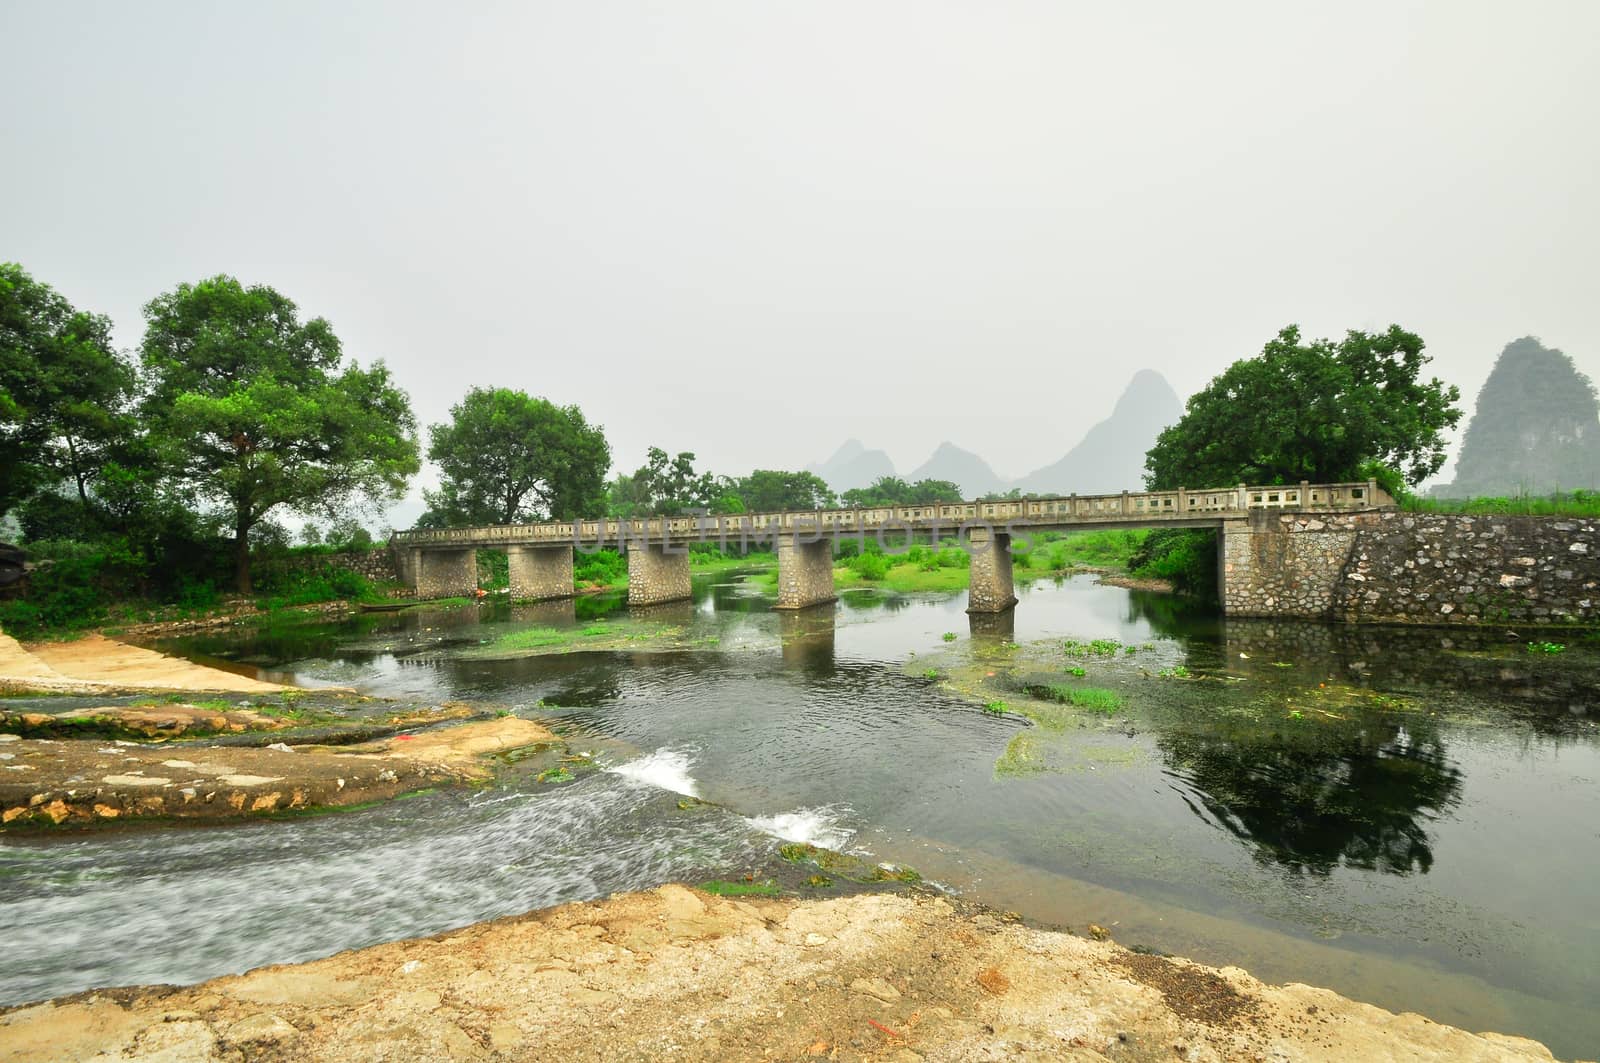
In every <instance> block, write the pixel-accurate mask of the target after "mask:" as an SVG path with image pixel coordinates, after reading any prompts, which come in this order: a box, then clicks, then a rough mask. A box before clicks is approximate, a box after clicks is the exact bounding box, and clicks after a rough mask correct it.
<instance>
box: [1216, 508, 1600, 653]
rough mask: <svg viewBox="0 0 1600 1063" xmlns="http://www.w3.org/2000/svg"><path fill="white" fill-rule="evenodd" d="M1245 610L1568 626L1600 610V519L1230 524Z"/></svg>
mask: <svg viewBox="0 0 1600 1063" xmlns="http://www.w3.org/2000/svg"><path fill="white" fill-rule="evenodd" d="M1222 540H1223V545H1222V561H1223V566H1222V567H1223V598H1224V608H1225V610H1226V611H1227V612H1228V613H1230V614H1233V615H1237V616H1299V617H1311V618H1325V619H1335V620H1344V621H1349V622H1352V623H1368V624H1375V623H1406V624H1523V625H1527V624H1571V623H1589V622H1593V621H1595V620H1596V619H1597V617H1600V612H1597V609H1596V605H1597V603H1600V520H1594V519H1589V518H1563V517H1509V516H1466V515H1461V514H1440V513H1401V512H1383V513H1355V514H1319V513H1282V514H1261V515H1259V516H1257V515H1252V518H1251V519H1250V520H1248V521H1230V522H1229V526H1228V527H1226V528H1225V529H1224V531H1223V536H1222Z"/></svg>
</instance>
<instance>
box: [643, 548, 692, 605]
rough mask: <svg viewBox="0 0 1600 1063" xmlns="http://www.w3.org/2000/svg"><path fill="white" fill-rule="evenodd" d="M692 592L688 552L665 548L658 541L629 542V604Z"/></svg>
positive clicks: (670, 598) (681, 596) (666, 599)
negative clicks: (669, 550)
mask: <svg viewBox="0 0 1600 1063" xmlns="http://www.w3.org/2000/svg"><path fill="white" fill-rule="evenodd" d="M692 594H693V590H692V588H691V587H690V584H689V552H688V551H687V550H683V549H679V550H674V551H671V552H668V550H667V549H666V547H664V546H663V545H661V544H660V543H629V544H628V604H629V605H656V604H657V603H659V602H676V601H681V600H683V599H684V598H688V597H690V596H691V595H692Z"/></svg>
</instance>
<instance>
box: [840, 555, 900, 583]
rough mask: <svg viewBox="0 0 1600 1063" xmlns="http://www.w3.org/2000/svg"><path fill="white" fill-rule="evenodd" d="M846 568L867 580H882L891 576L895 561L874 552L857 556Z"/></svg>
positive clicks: (847, 563)
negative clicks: (890, 572)
mask: <svg viewBox="0 0 1600 1063" xmlns="http://www.w3.org/2000/svg"><path fill="white" fill-rule="evenodd" d="M846 567H848V568H849V569H850V571H852V572H854V573H855V574H856V575H858V576H860V577H861V578H862V579H865V580H881V579H883V577H885V576H887V575H888V574H889V569H890V568H892V567H893V561H892V560H891V559H890V558H888V557H886V556H884V555H883V554H880V553H877V552H872V553H865V554H857V555H856V556H855V557H852V558H851V559H850V560H849V561H848V562H846Z"/></svg>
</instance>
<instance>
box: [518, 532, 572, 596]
mask: <svg viewBox="0 0 1600 1063" xmlns="http://www.w3.org/2000/svg"><path fill="white" fill-rule="evenodd" d="M506 562H507V567H508V568H509V570H510V575H511V600H512V601H517V602H543V601H548V600H550V599H552V598H571V597H572V595H573V593H574V589H573V582H572V544H571V543H560V544H556V545H552V546H508V547H506Z"/></svg>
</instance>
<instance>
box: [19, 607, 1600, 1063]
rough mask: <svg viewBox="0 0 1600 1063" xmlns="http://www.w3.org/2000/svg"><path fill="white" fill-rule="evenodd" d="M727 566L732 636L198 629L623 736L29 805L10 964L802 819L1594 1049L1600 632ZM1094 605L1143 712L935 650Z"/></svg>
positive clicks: (551, 888)
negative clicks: (819, 581) (140, 818)
mask: <svg viewBox="0 0 1600 1063" xmlns="http://www.w3.org/2000/svg"><path fill="white" fill-rule="evenodd" d="M697 592H698V593H697V599H696V601H695V602H694V603H685V604H684V605H683V606H682V607H677V608H669V609H666V610H664V611H657V612H654V613H652V614H650V622H652V623H666V624H671V625H674V626H677V627H681V628H682V629H683V631H684V632H685V635H686V638H687V640H688V641H689V642H691V643H694V644H695V645H696V648H694V649H680V650H673V651H665V652H650V651H649V646H648V644H643V645H642V647H641V649H640V650H638V651H631V652H616V651H613V652H575V653H565V654H558V655H555V656H546V657H537V658H522V659H509V660H508V659H499V660H491V659H485V658H484V657H482V656H480V654H481V653H482V652H483V651H484V644H485V643H490V642H492V640H494V639H495V638H497V637H498V636H499V635H502V634H504V633H506V632H508V631H514V630H518V629H521V628H527V627H529V626H534V625H538V626H557V627H560V626H568V625H595V624H607V623H617V622H621V621H620V620H618V619H617V616H620V614H617V615H615V616H612V617H611V618H608V617H607V616H606V611H607V609H609V608H610V606H608V605H607V604H605V603H597V602H581V603H579V604H578V606H577V607H576V608H574V607H573V606H572V605H571V604H570V603H569V604H565V605H558V606H554V607H533V608H530V609H525V610H524V609H519V610H512V611H507V610H505V609H504V608H501V609H498V610H496V609H482V610H480V609H477V608H469V609H466V610H457V611H454V612H450V613H446V612H422V613H414V614H409V615H406V616H402V617H393V616H391V617H381V618H373V617H368V618H361V619H358V620H355V621H352V622H349V623H346V624H340V625H325V626H316V627H306V628H302V629H291V630H286V631H280V632H273V633H267V634H262V635H257V636H253V637H249V638H241V637H239V636H237V635H230V636H225V637H212V638H204V639H195V640H189V641H187V642H186V643H184V644H183V647H182V648H184V649H185V650H186V651H187V652H192V653H205V654H215V655H221V656H226V657H230V658H232V659H235V660H241V661H249V662H252V663H255V664H258V665H260V666H264V667H269V668H277V669H282V670H285V671H287V672H290V673H293V674H294V675H296V676H297V677H298V678H299V679H301V680H302V681H307V682H323V683H344V684H348V683H356V684H359V685H361V686H362V687H363V688H364V689H367V690H369V691H371V692H374V693H382V694H389V695H392V696H396V697H404V698H416V699H443V698H447V697H456V698H480V699H492V700H495V701H497V702H501V703H505V704H508V705H513V706H523V707H525V709H526V711H532V712H537V713H538V714H540V715H548V716H552V717H553V718H554V719H555V720H556V725H557V727H558V729H559V730H560V731H562V732H563V734H564V736H565V737H567V738H568V740H569V741H571V742H572V743H574V744H576V745H579V746H586V747H588V748H594V749H596V750H598V751H599V755H600V756H601V758H602V759H603V760H604V761H605V762H606V764H607V766H608V768H609V769H610V770H608V771H605V772H600V773H595V774H593V775H589V776H587V777H585V778H583V779H582V780H580V781H579V782H578V783H575V784H573V785H570V786H566V787H562V788H559V789H553V790H551V789H544V790H541V789H540V788H539V787H537V786H536V785H534V784H531V783H513V784H508V785H506V786H504V787H502V788H500V789H496V790H491V791H484V792H473V793H454V794H433V795H428V796H425V797H420V798H416V799H413V800H408V801H402V802H397V803H393V804H390V805H387V806H384V807H381V808H376V809H373V810H370V811H366V812H361V813H355V814H348V815H339V816H329V817H324V818H320V819H307V820H301V821H295V822H285V823H271V824H255V825H247V826H240V827H229V828H210V829H183V830H178V829H172V830H161V831H152V832H141V833H133V834H119V835H97V836H92V837H79V838H73V839H68V840H51V841H49V842H26V843H18V842H16V841H14V840H10V839H7V840H6V841H5V843H4V844H3V845H0V882H3V883H4V884H5V890H4V893H3V896H0V928H3V929H4V932H5V940H6V942H7V944H8V946H9V947H8V950H7V953H6V956H7V959H6V961H5V963H4V965H3V967H0V997H3V999H5V1000H8V1001H18V1000H25V999H33V998H38V997H41V996H46V995H51V994H57V993H61V992H66V991H70V990H75V989H81V988H87V987H91V986H97V985H107V984H119V983H129V982H151V981H164V980H165V981H193V980H196V979H199V978H204V977H207V976H210V975H214V974H218V973H223V972H227V971H237V970H242V969H245V968H247V967H250V966H254V965H258V964H261V963H267V962H284V961H290V960H300V959H306V958H310V957H314V956H321V955H326V954H329V953H331V952H334V951H337V950H339V949H342V948H348V947H353V946H359V945H363V944H369V943H372V942H375V941H381V940H390V939H395V938H400V937H408V936H414V935H418V934H425V933H434V932H437V931H440V930H443V929H447V928H450V927H453V926H459V925H463V924H466V923H470V922H474V921H477V920H480V919H484V918H489V917H493V916H497V915H503V914H507V913H511V912H519V911H524V910H527V909H529V908H534V907H540V906H544V905H549V904H554V903H560V902H563V901H568V900H575V899H582V898H590V897H595V896H601V895H604V894H606V893H610V892H614V891H617V890H623V889H632V888H638V887H643V886H650V885H654V884H657V883H660V882H663V881H669V880H687V881H700V880H703V879H705V878H710V877H715V876H716V875H718V874H725V873H728V872H731V871H737V870H740V869H743V868H745V867H749V866H755V865H757V864H759V863H760V862H762V861H764V860H767V859H769V858H770V856H771V854H772V851H773V849H774V848H775V846H776V845H777V844H778V843H779V839H780V838H800V839H805V840H811V841H814V842H816V843H817V844H824V845H829V846H833V847H851V848H860V849H863V850H864V851H867V852H869V853H871V854H872V855H873V856H874V857H875V858H877V859H887V860H895V861H902V862H905V863H909V864H911V865H913V866H915V867H917V868H918V869H919V870H921V871H922V872H923V874H924V875H925V876H928V877H930V878H932V879H935V880H937V881H939V882H942V883H945V884H947V885H948V886H949V887H950V888H953V889H957V890H961V891H963V892H966V893H969V894H971V895H974V896H976V897H978V898H980V899H983V900H986V901H989V902H991V903H995V904H998V905H1001V906H1004V907H1008V908H1014V909H1016V910H1019V911H1021V912H1023V913H1024V914H1026V915H1029V916H1033V917H1035V918H1039V919H1043V920H1047V921H1057V922H1062V923H1071V924H1075V925H1078V926H1080V927H1081V926H1082V925H1083V924H1084V923H1087V922H1089V921H1094V922H1098V923H1102V924H1105V925H1113V926H1114V927H1115V930H1116V934H1117V937H1118V939H1119V940H1122V941H1123V942H1125V943H1130V944H1131V943H1143V944H1148V945H1151V946H1154V947H1158V948H1162V949H1165V950H1167V951H1171V952H1177V953H1182V954H1186V955H1191V956H1194V957H1196V958H1198V959H1203V960H1206V961H1208V962H1213V963H1240V964H1242V965H1244V966H1246V967H1249V968H1250V969H1251V970H1252V971H1253V972H1255V973H1257V974H1258V975H1260V976H1262V977H1265V978H1268V979H1275V980H1288V979H1294V980H1302V981H1309V982H1313V983H1317V984H1324V985H1329V986H1332V987H1334V988H1336V989H1339V990H1341V991H1343V992H1346V993H1349V994H1351V995H1354V996H1357V997H1359V998H1362V999H1367V1000H1371V1001H1373V1002H1375V1003H1378V1004H1381V1005H1383V1006H1385V1007H1390V1008H1394V1009H1415V1010H1420V1011H1422V1012H1424V1013H1425V1014H1428V1015H1430V1016H1432V1017H1434V1018H1437V1019H1440V1020H1442V1021H1448V1022H1453V1023H1458V1024H1460V1025H1464V1026H1467V1027H1470V1028H1474V1029H1498V1030H1503V1031H1508V1032H1520V1033H1525V1034H1529V1035H1531V1036H1536V1037H1540V1038H1542V1039H1544V1040H1546V1041H1547V1042H1548V1043H1550V1044H1551V1046H1552V1047H1553V1048H1554V1049H1555V1050H1556V1051H1557V1052H1558V1053H1567V1054H1578V1053H1582V1052H1585V1051H1587V1052H1589V1053H1591V1054H1592V1052H1593V1046H1595V1045H1597V1044H1600V1022H1597V1020H1596V1019H1595V1017H1594V1013H1593V1010H1592V1008H1591V1005H1592V1002H1593V1001H1594V1000H1596V999H1600V876H1596V874H1595V858H1596V854H1597V853H1600V844H1597V843H1600V737H1597V733H1596V728H1595V724H1594V719H1593V716H1592V715H1591V714H1592V713H1593V712H1594V709H1595V690H1596V674H1597V661H1596V655H1595V654H1594V653H1593V651H1591V650H1588V649H1586V648H1583V647H1581V646H1578V645H1574V646H1573V647H1572V648H1571V649H1570V650H1569V651H1568V652H1567V653H1566V654H1563V655H1561V656H1560V657H1559V658H1553V659H1549V660H1544V659H1540V660H1532V659H1530V655H1529V654H1527V653H1526V652H1525V650H1524V649H1523V648H1522V646H1521V644H1520V643H1519V642H1510V643H1507V644H1501V645H1496V644H1493V643H1486V642H1480V641H1478V640H1476V639H1474V638H1472V637H1471V636H1467V635H1461V634H1452V633H1447V632H1409V633H1408V632H1390V631H1382V632H1380V631H1374V630H1371V629H1350V628H1332V627H1327V626H1322V625H1281V624H1276V625H1274V624H1261V623H1240V622H1230V623H1222V622H1220V621H1216V620H1214V619H1207V618H1204V617H1198V618H1196V617H1186V616H1184V615H1183V613H1182V611H1181V610H1178V609H1175V608H1174V607H1173V604H1172V603H1171V602H1170V601H1167V600H1164V599H1160V598H1155V597H1150V596H1146V595H1140V594H1137V593H1131V592H1127V591H1122V590H1118V589H1114V588H1107V587H1099V586H1095V585H1093V584H1092V583H1091V582H1089V581H1088V580H1085V579H1077V580H1072V581H1067V582H1064V583H1062V584H1060V585H1049V584H1046V585H1042V586H1035V587H1033V588H1031V589H1029V590H1027V591H1025V592H1024V594H1023V601H1022V603H1021V605H1020V606H1019V607H1018V608H1017V610H1016V611H1015V616H1014V620H1013V623H1014V625H1015V627H1014V630H1005V629H1001V630H998V631H986V630H983V629H981V628H980V629H977V630H972V629H969V627H968V618H967V617H966V616H965V614H964V613H963V612H962V609H963V607H964V605H965V601H964V596H961V595H958V596H953V597H950V598H943V599H941V598H932V597H925V598H896V597H877V596H862V595H847V596H846V598H845V600H844V601H843V602H842V603H841V604H840V605H839V607H838V608H837V610H835V611H833V612H831V613H830V612H829V611H828V610H822V611H820V612H819V611H808V612H807V613H806V614H802V615H801V616H798V617H797V616H794V615H791V614H777V613H774V612H772V611H770V610H769V609H768V608H767V603H766V599H765V598H763V597H762V596H760V595H759V594H757V593H754V592H753V589H752V587H751V586H750V585H748V584H745V583H742V582H741V581H740V580H738V579H728V578H726V577H723V578H721V581H720V582H717V583H712V582H709V581H700V583H699V585H698V587H697ZM580 611H581V614H580ZM947 632H948V633H954V634H956V636H957V638H956V640H955V641H953V642H952V641H947V639H946V637H945V636H946V633H947ZM702 636H704V637H702ZM1066 638H1074V639H1080V640H1088V639H1092V638H1115V639H1118V640H1120V641H1121V642H1123V643H1125V644H1132V645H1134V646H1135V647H1140V648H1138V649H1137V650H1136V652H1135V653H1134V654H1129V655H1126V656H1123V655H1120V654H1119V656H1118V657H1117V658H1116V659H1115V660H1099V659H1091V660H1089V661H1088V662H1087V666H1088V668H1089V669H1091V670H1092V672H1093V673H1094V675H1093V676H1092V678H1096V679H1101V678H1103V679H1104V681H1105V682H1107V683H1109V684H1111V685H1112V686H1115V687H1116V688H1117V689H1118V690H1119V692H1120V694H1121V697H1122V702H1123V705H1122V707H1121V709H1120V710H1118V711H1117V712H1116V713H1114V714H1112V715H1109V716H1106V717H1098V716H1094V715H1092V714H1088V715H1085V714H1079V715H1077V716H1075V717H1073V718H1072V719H1071V721H1070V723H1069V724H1068V725H1067V726H1064V727H1062V728H1059V729H1056V730H1049V729H1046V728H1039V727H1035V728H1026V729H1025V728H1023V727H1022V725H1021V724H1020V723H1019V721H1018V720H1017V719H1015V718H1013V717H1009V716H1007V717H1000V718H997V717H993V716H990V715H988V714H985V713H983V712H981V711H979V710H978V709H977V708H975V707H974V705H972V704H971V703H970V702H969V701H967V700H963V699H959V698H957V697H955V696H954V695H953V694H952V693H950V692H948V691H947V690H944V689H942V688H941V687H940V686H939V685H938V684H936V683H934V682H933V681H931V680H929V679H927V678H924V677H923V675H922V674H921V672H922V671H923V666H924V664H926V665H927V666H928V667H932V668H935V669H937V670H938V671H940V673H941V675H944V676H957V675H967V676H970V677H972V678H973V679H974V681H975V682H978V683H990V684H992V683H999V682H1003V681H1005V680H1006V678H1007V676H1006V674H1005V672H1004V668H1005V665H1004V664H1003V663H999V662H1003V661H1005V660H1008V659H1010V658H1009V657H1008V654H1009V653H1010V651H1009V650H1008V641H1009V640H1011V639H1014V640H1016V641H1017V642H1021V643H1024V644H1028V643H1032V642H1034V641H1035V640H1042V639H1055V640H1061V639H1066ZM712 639H715V640H716V641H715V643H714V644H713V643H712V642H711V640H712ZM988 661H994V662H997V664H996V669H997V670H999V671H1001V673H1002V674H1001V675H1000V676H999V677H989V676H986V674H985V670H986V668H987V667H988V665H986V663H985V662H988ZM1070 663H1071V662H1069V661H1066V660H1065V659H1064V658H1063V659H1061V660H1057V661H1054V662H1053V663H1048V664H1040V663H1038V662H1037V661H1035V662H1033V663H1031V664H1026V665H1022V666H1018V669H1019V676H1018V679H1017V681H1018V682H1019V683H1020V682H1023V681H1025V680H1027V679H1028V676H1027V675H1024V674H1021V673H1026V672H1028V671H1029V670H1030V669H1031V670H1033V671H1039V670H1040V669H1044V670H1046V671H1049V670H1052V669H1053V671H1054V674H1055V675H1056V677H1057V678H1059V677H1060V674H1061V669H1062V667H1063V665H1065V664H1070ZM1185 671H1187V672H1188V673H1189V678H1184V677H1183V673H1184V672H1185ZM1163 673H1166V677H1165V678H1163V677H1162V674H1163ZM541 701H543V702H544V703H546V704H545V707H539V708H535V706H538V703H539V702H541ZM1019 766H1020V767H1019ZM678 795H690V796H695V797H700V798H703V799H705V800H706V801H708V802H712V804H711V805H708V806H703V807H702V806H694V807H693V808H692V809H691V810H690V811H687V812H686V811H684V810H683V809H681V808H680V807H679V801H678Z"/></svg>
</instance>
